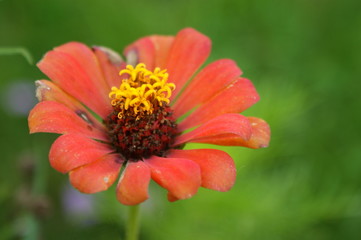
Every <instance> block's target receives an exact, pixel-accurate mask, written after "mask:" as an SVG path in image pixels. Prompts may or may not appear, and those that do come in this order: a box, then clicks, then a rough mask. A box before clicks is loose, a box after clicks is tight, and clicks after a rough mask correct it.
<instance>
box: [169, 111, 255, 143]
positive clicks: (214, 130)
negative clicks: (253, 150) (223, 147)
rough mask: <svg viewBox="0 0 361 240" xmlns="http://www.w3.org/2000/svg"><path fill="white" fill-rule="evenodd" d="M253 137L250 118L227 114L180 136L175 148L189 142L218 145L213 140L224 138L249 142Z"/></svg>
mask: <svg viewBox="0 0 361 240" xmlns="http://www.w3.org/2000/svg"><path fill="white" fill-rule="evenodd" d="M251 135H252V128H251V124H250V122H249V120H248V118H246V117H244V116H242V115H239V114H235V113H227V114H223V115H220V116H218V117H215V118H213V119H212V120H210V121H208V122H206V123H204V124H203V125H201V126H199V127H198V128H196V129H194V130H192V131H191V132H187V133H185V134H183V135H180V136H179V137H177V138H176V140H175V143H174V146H177V145H180V144H183V143H187V142H198V143H208V142H212V143H213V144H217V143H216V142H215V141H213V140H212V139H217V138H219V137H224V136H227V137H228V136H229V137H230V136H234V137H236V136H237V137H240V138H242V139H244V140H249V139H250V137H251Z"/></svg>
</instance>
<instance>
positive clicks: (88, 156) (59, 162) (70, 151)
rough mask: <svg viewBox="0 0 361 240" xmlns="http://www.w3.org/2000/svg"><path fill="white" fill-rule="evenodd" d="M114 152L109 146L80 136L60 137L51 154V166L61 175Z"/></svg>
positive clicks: (52, 147) (67, 135)
mask: <svg viewBox="0 0 361 240" xmlns="http://www.w3.org/2000/svg"><path fill="white" fill-rule="evenodd" d="M113 151H114V150H113V149H112V148H111V147H110V146H109V145H107V144H104V143H100V142H97V141H94V140H92V139H90V138H87V137H84V136H82V135H78V134H66V135H62V136H60V137H58V138H57V139H56V140H55V142H54V143H53V145H52V146H51V149H50V153H49V161H50V165H51V166H52V167H53V168H54V169H56V170H57V171H59V172H61V173H67V172H69V171H71V170H73V169H75V168H77V167H80V166H83V165H86V164H89V163H92V162H95V161H96V160H98V159H99V158H101V157H103V156H104V155H107V154H109V153H111V152H113Z"/></svg>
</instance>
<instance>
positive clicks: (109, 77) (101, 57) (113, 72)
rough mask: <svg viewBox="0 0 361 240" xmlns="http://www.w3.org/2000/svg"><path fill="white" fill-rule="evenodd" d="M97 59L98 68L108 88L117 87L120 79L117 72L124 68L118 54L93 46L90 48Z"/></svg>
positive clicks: (123, 63)
mask: <svg viewBox="0 0 361 240" xmlns="http://www.w3.org/2000/svg"><path fill="white" fill-rule="evenodd" d="M92 49H93V52H94V54H95V56H96V57H97V59H98V62H99V65H100V68H101V70H102V72H103V75H104V78H105V80H106V81H107V83H108V86H109V87H113V86H117V87H118V86H119V85H120V84H121V78H120V76H119V71H120V70H121V69H124V68H125V65H126V64H125V62H124V61H123V59H122V57H121V56H119V54H118V53H117V52H115V51H113V50H111V49H109V48H106V47H101V46H95V47H93V48H92Z"/></svg>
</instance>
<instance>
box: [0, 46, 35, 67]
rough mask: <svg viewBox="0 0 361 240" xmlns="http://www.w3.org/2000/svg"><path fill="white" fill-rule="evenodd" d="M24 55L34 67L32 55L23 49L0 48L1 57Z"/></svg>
mask: <svg viewBox="0 0 361 240" xmlns="http://www.w3.org/2000/svg"><path fill="white" fill-rule="evenodd" d="M16 54H20V55H22V56H23V57H24V58H25V59H26V61H28V63H29V64H30V65H33V63H34V60H33V57H32V55H31V53H30V52H29V51H28V50H27V49H26V48H23V47H0V55H16Z"/></svg>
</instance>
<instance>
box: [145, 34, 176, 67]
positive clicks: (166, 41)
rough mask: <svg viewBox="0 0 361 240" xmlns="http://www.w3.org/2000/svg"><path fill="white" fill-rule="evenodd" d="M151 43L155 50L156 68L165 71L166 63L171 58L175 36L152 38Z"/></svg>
mask: <svg viewBox="0 0 361 240" xmlns="http://www.w3.org/2000/svg"><path fill="white" fill-rule="evenodd" d="M150 39H151V41H152V42H153V45H154V49H155V60H154V61H155V67H159V68H160V69H164V68H165V65H166V61H167V59H168V56H169V51H170V48H171V46H172V44H173V41H174V37H173V36H157V35H156V36H151V37H150Z"/></svg>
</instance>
